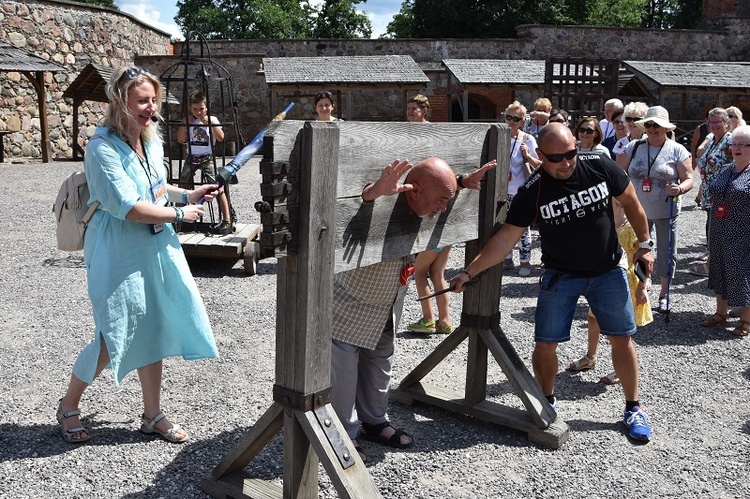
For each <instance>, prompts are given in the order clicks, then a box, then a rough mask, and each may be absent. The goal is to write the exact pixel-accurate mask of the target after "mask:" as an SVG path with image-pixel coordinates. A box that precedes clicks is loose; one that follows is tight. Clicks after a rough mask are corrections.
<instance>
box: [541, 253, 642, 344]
mask: <svg viewBox="0 0 750 499" xmlns="http://www.w3.org/2000/svg"><path fill="white" fill-rule="evenodd" d="M580 296H584V297H586V300H588V302H589V306H590V307H591V310H592V312H594V315H595V316H596V320H597V322H599V327H601V332H602V334H605V335H607V336H630V335H632V334H633V333H635V331H636V327H635V312H634V311H633V301H632V300H631V299H630V291H629V290H628V281H627V277H626V276H625V270H624V269H622V268H621V267H615V268H614V269H612V270H610V271H609V272H606V273H604V274H601V275H598V276H595V277H581V276H574V275H571V274H564V273H562V272H558V271H556V270H554V269H547V270H545V272H544V274H543V275H542V277H541V278H540V279H539V296H538V297H537V306H536V314H535V321H536V324H535V327H534V341H537V342H540V343H562V342H564V341H568V340H570V326H571V325H572V324H573V316H574V315H575V311H576V306H577V304H578V298H579V297H580Z"/></svg>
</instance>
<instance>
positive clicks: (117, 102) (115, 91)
mask: <svg viewBox="0 0 750 499" xmlns="http://www.w3.org/2000/svg"><path fill="white" fill-rule="evenodd" d="M142 83H150V84H151V85H152V86H153V87H154V92H155V93H156V106H157V107H156V112H157V113H158V112H159V111H160V110H161V102H162V95H163V91H162V88H161V83H159V79H158V78H157V77H156V76H154V75H152V74H151V73H149V72H148V70H147V69H145V68H135V67H124V68H120V69H118V70H116V71H115V72H114V73H112V77H111V78H110V79H109V83H108V84H107V88H106V89H105V92H106V94H107V98H108V99H109V107H108V108H107V114H106V115H105V116H104V126H106V127H109V128H110V129H111V130H112V131H114V132H116V133H117V134H118V135H119V136H120V138H122V139H123V140H127V139H128V136H127V132H128V124H129V122H130V121H131V120H134V119H135V117H134V116H133V115H132V114H131V113H130V109H129V108H128V99H129V98H130V91H131V90H132V89H133V88H134V87H135V86H137V85H140V84H142ZM158 125H159V124H158V122H155V123H152V124H151V126H148V127H146V128H145V129H144V130H143V131H142V132H141V140H142V141H143V142H144V143H148V142H150V141H152V140H159V141H161V133H160V131H159V126H158Z"/></svg>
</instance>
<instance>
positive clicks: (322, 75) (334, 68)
mask: <svg viewBox="0 0 750 499" xmlns="http://www.w3.org/2000/svg"><path fill="white" fill-rule="evenodd" d="M263 68H264V70H265V75H266V83H267V84H268V85H318V86H326V87H331V86H337V85H360V86H361V85H372V86H375V85H378V86H394V85H397V86H398V85H425V84H427V83H429V82H430V79H429V78H428V77H427V75H425V74H424V72H423V71H422V70H421V69H420V67H419V65H418V64H417V63H416V62H414V59H412V57H411V56H409V55H381V56H340V57H264V58H263Z"/></svg>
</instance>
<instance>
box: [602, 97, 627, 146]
mask: <svg viewBox="0 0 750 499" xmlns="http://www.w3.org/2000/svg"><path fill="white" fill-rule="evenodd" d="M624 108H625V106H624V105H623V103H622V101H621V100H620V99H609V100H608V101H607V102H605V103H604V119H603V120H601V121H600V122H599V126H600V127H601V128H602V141H604V139H606V138H608V137H611V136H613V135H614V134H615V127H614V125H613V124H612V113H614V112H615V111H617V110H619V109H624Z"/></svg>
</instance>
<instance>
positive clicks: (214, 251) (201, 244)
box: [177, 224, 263, 275]
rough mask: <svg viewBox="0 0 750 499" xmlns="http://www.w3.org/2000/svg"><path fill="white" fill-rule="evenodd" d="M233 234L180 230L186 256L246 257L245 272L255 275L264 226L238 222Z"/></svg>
mask: <svg viewBox="0 0 750 499" xmlns="http://www.w3.org/2000/svg"><path fill="white" fill-rule="evenodd" d="M235 228H236V230H235V232H233V233H231V234H211V233H208V232H178V233H177V235H178V237H179V238H180V244H181V245H182V250H183V251H184V252H185V256H188V257H190V256H194V257H199V258H221V259H235V260H239V259H240V258H242V259H244V265H245V274H247V275H255V269H256V265H257V263H258V259H259V253H260V244H259V243H258V241H257V240H256V239H257V237H258V234H259V233H260V231H261V229H262V228H263V227H262V226H260V225H254V224H236V225H235Z"/></svg>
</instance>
